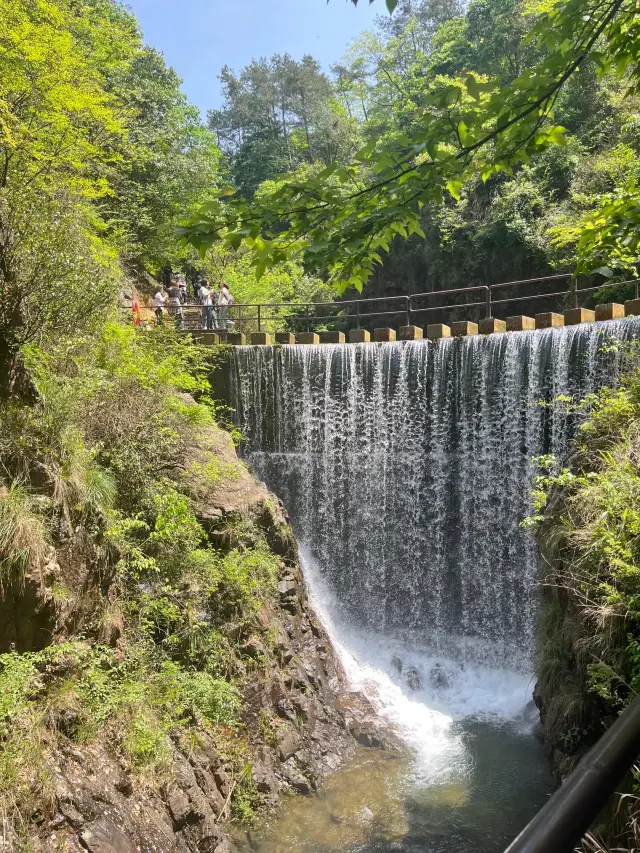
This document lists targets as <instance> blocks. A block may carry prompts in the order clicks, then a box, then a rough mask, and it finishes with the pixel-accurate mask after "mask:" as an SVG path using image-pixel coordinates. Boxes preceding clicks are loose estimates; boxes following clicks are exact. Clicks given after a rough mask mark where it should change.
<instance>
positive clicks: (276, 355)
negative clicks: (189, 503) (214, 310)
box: [230, 320, 640, 673]
mask: <svg viewBox="0 0 640 853" xmlns="http://www.w3.org/2000/svg"><path fill="white" fill-rule="evenodd" d="M639 332H640V321H636V320H620V321H612V322H608V323H598V324H585V325H580V326H571V327H566V328H561V329H547V330H544V331H536V332H515V333H506V334H494V335H489V336H481V335H476V336H473V337H467V338H457V339H443V340H440V341H438V342H437V343H434V342H430V341H413V342H400V343H391V344H357V345H321V346H284V347H237V348H234V349H233V350H232V351H231V353H230V359H231V371H232V375H231V386H232V397H233V399H232V405H233V406H234V408H235V412H236V419H237V425H238V427H239V428H240V430H241V432H242V433H243V435H244V438H245V442H244V448H243V452H244V454H245V457H246V458H247V460H248V461H249V462H250V464H251V465H252V466H253V468H254V470H255V471H256V473H257V474H258V476H260V477H261V478H262V479H264V480H265V481H266V483H267V484H268V486H269V487H270V488H271V489H272V490H274V491H275V492H276V493H277V494H278V495H279V497H281V498H282V500H283V502H284V504H285V506H286V507H287V509H288V511H289V513H290V515H291V518H292V522H293V525H294V529H295V532H296V535H297V537H298V540H299V542H300V543H301V545H302V547H303V548H304V550H305V552H306V553H307V554H308V555H309V557H308V558H309V560H310V561H311V562H312V563H313V565H314V566H316V567H317V571H318V572H319V573H320V575H321V580H322V582H323V583H324V584H326V585H327V586H328V588H330V590H331V594H332V597H333V600H334V602H335V607H336V608H337V611H338V614H337V615H338V617H339V619H341V620H342V621H343V622H345V623H348V624H351V625H355V626H357V627H358V629H360V630H361V631H362V632H365V635H366V634H367V633H374V634H375V635H377V636H380V635H383V636H384V637H386V638H388V639H389V642H392V643H396V642H397V643H399V644H404V647H405V648H411V649H416V650H419V651H420V652H421V653H423V654H425V655H431V656H432V657H433V656H436V657H437V656H442V657H443V658H445V659H446V660H448V661H457V662H459V664H460V665H461V666H464V665H465V664H466V663H467V662H469V663H471V664H473V665H481V666H484V667H494V668H498V667H500V668H505V669H508V670H511V671H515V672H523V673H526V672H530V671H531V665H532V653H533V649H534V641H535V628H536V579H537V574H538V563H537V551H536V544H535V541H534V538H533V537H532V535H531V534H530V533H529V532H527V531H526V530H524V529H523V528H522V527H521V526H520V522H521V521H522V519H523V518H524V517H525V516H526V515H527V514H528V513H529V511H530V486H531V479H532V475H533V465H532V459H533V458H534V457H536V456H540V455H542V454H547V453H551V454H554V455H555V456H557V457H559V458H562V457H563V456H564V455H565V453H566V451H567V447H568V442H569V439H570V438H571V436H572V435H573V434H574V433H575V430H576V427H577V423H578V418H577V415H576V414H575V413H573V414H572V413H571V412H570V411H569V412H568V411H567V406H566V405H565V403H563V402H562V401H558V400H557V398H558V397H559V396H564V397H571V398H574V399H576V400H577V399H581V398H582V397H584V396H585V394H588V393H589V392H592V391H594V390H596V389H597V388H598V387H600V386H601V385H602V384H603V383H605V382H611V381H614V379H615V376H616V375H617V372H618V369H619V360H620V355H619V353H617V352H616V348H615V347H611V346H607V344H609V343H610V342H611V340H612V339H613V340H614V341H620V340H624V339H627V338H630V337H634V336H636V335H637V334H638V333H639ZM542 403H544V405H543V404H542Z"/></svg>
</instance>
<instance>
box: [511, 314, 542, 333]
mask: <svg viewBox="0 0 640 853" xmlns="http://www.w3.org/2000/svg"><path fill="white" fill-rule="evenodd" d="M535 327H536V321H535V320H534V318H533V317H525V315H524V314H515V315H514V316H513V317H507V332H531V331H533V330H534V329H535Z"/></svg>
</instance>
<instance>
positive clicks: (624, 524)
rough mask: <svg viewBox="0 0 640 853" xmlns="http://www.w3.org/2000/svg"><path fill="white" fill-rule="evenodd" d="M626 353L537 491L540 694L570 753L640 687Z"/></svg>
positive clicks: (637, 412)
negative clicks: (570, 447)
mask: <svg viewBox="0 0 640 853" xmlns="http://www.w3.org/2000/svg"><path fill="white" fill-rule="evenodd" d="M618 355H621V356H622V357H623V358H624V360H625V362H626V365H627V370H626V374H625V375H624V378H623V381H622V383H621V384H620V386H619V387H618V388H615V389H604V390H602V391H600V392H599V393H597V394H595V395H592V396H590V397H589V398H588V399H587V400H586V401H585V402H584V403H583V404H582V405H581V407H582V408H583V409H584V408H585V405H586V407H587V411H588V412H589V417H588V418H587V419H586V420H584V422H583V424H582V426H581V428H580V431H579V436H578V439H577V441H576V448H575V453H574V454H573V456H572V464H571V466H570V467H569V468H565V467H562V466H560V465H558V463H557V461H556V460H554V459H553V458H550V457H547V458H545V459H542V460H540V464H541V466H542V473H541V474H540V476H539V477H538V479H537V482H536V491H535V492H534V502H535V507H536V512H537V513H538V515H537V519H536V522H535V524H536V526H538V527H539V538H540V541H541V545H542V550H543V557H544V565H545V566H546V567H547V568H546V571H545V577H544V583H545V594H544V604H543V624H542V638H541V647H540V652H539V662H538V677H539V681H538V688H537V689H538V691H539V694H540V696H541V698H542V701H543V703H544V708H545V714H546V718H545V729H546V730H547V732H548V733H549V736H550V737H551V740H552V744H553V746H554V748H557V749H559V750H560V752H561V753H564V754H568V755H570V756H579V755H581V754H582V753H583V752H584V750H585V749H586V748H587V747H588V746H589V745H590V744H591V743H593V741H594V740H595V739H597V738H598V737H599V736H600V734H601V731H602V725H603V722H605V723H606V722H607V721H610V720H611V719H613V718H615V716H616V715H617V714H618V713H619V712H620V711H621V710H622V708H624V707H625V706H626V705H627V704H628V703H629V702H630V701H631V699H632V698H633V697H634V696H635V695H636V694H637V692H638V689H639V688H640V656H639V655H638V649H639V643H640V595H639V591H640V550H639V545H638V543H639V534H640V511H639V507H640V477H639V475H638V424H639V422H640V408H639V405H640V370H639V369H638V357H637V355H638V349H637V346H635V345H626V347H625V349H624V351H623V352H622V353H619V354H618ZM627 805H630V804H629V803H623V804H622V812H623V813H625V812H626V808H627ZM631 811H632V812H633V811H637V809H636V806H635V805H634V806H633V808H632V809H631ZM636 825H637V823H636V821H635V820H634V819H632V818H628V820H627V823H626V825H625V826H624V828H623V830H622V832H621V835H620V837H619V838H617V839H616V844H620V845H621V847H620V849H626V848H627V846H631V847H634V846H635V844H636V843H637V836H635V833H636V831H637V829H636ZM611 830H612V832H614V833H617V832H618V830H617V829H615V828H613V827H612V828H611ZM634 837H635V841H634V840H633V839H634ZM598 849H600V848H598ZM616 849H618V847H617V846H616Z"/></svg>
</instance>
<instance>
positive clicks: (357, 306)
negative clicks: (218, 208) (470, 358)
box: [182, 273, 640, 331]
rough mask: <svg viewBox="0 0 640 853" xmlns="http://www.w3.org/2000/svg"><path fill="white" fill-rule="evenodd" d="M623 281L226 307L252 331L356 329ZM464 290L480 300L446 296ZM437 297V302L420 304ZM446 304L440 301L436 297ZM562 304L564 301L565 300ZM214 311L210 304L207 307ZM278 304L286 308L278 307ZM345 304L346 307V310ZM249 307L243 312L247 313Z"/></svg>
mask: <svg viewBox="0 0 640 853" xmlns="http://www.w3.org/2000/svg"><path fill="white" fill-rule="evenodd" d="M560 281H568V282H569V286H568V288H567V289H566V290H553V291H551V292H544V293H532V292H531V289H532V286H534V285H542V286H544V285H546V284H549V283H554V282H560ZM625 284H635V295H636V298H640V279H634V280H632V281H626V282H604V283H603V284H599V285H596V286H593V287H578V286H577V280H576V279H575V277H574V276H573V274H572V273H558V274H555V275H550V276H540V277H539V278H528V279H520V280H518V281H505V282H499V283H497V284H489V285H487V284H477V285H471V286H470V287H457V288H451V289H447V290H433V291H429V292H425V293H414V294H411V295H399V296H372V297H368V298H364V299H344V300H340V301H337V302H246V303H235V304H234V305H232V306H229V310H228V318H229V319H231V320H234V321H237V322H240V323H257V327H258V331H261V330H262V328H263V326H264V325H265V323H269V322H271V323H274V324H277V323H285V322H289V323H290V324H294V328H295V326H297V327H298V328H299V327H306V330H307V331H311V328H312V325H313V324H314V323H317V322H326V321H327V320H329V319H333V320H338V321H343V322H344V323H347V324H351V323H355V326H356V328H358V329H359V328H360V325H361V323H362V322H363V321H366V320H373V319H375V318H378V317H387V318H389V320H391V318H394V317H395V318H397V317H398V316H399V315H401V316H402V317H403V321H404V324H405V325H407V326H410V325H411V324H412V322H413V320H414V318H418V317H420V316H421V315H425V314H427V315H428V314H429V313H431V312H433V311H446V310H457V311H460V310H461V309H465V308H474V309H479V308H482V307H484V315H485V317H487V318H490V317H491V316H492V312H493V309H494V308H495V307H496V306H500V305H504V306H506V305H510V304H511V303H517V302H524V301H529V300H539V299H549V300H552V299H558V298H562V299H563V300H571V302H572V307H574V308H577V307H578V304H579V300H580V297H581V296H585V295H587V294H590V293H593V292H594V291H596V290H601V289H604V288H611V287H620V286H622V285H625ZM504 288H516V289H518V288H524V289H525V292H523V293H521V294H520V293H519V294H518V295H516V296H508V295H505V296H504V297H503V296H501V291H502V290H503V289H504ZM470 294H478V295H480V294H482V296H483V301H482V302H480V301H476V300H474V301H472V302H455V301H451V302H449V301H448V300H449V299H450V298H451V297H454V298H455V297H457V296H458V295H460V296H463V297H465V298H466V297H467V296H469V295H470ZM434 299H437V300H438V303H439V304H437V305H433V304H426V305H425V304H424V303H425V302H427V303H429V302H430V301H432V300H434ZM443 301H444V302H445V303H448V304H442V302H443ZM565 304H567V303H566V302H565ZM201 308H202V306H201V305H200V304H199V303H195V302H188V303H183V305H182V311H183V314H185V315H186V316H187V317H193V316H194V315H195V314H197V313H199V312H200V310H201ZM213 308H214V310H215V306H213ZM282 309H286V311H283V310H282ZM350 309H351V310H350ZM247 312H249V313H247Z"/></svg>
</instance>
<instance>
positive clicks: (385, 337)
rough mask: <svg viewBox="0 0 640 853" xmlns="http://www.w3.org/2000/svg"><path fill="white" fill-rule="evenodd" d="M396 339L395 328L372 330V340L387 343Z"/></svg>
mask: <svg viewBox="0 0 640 853" xmlns="http://www.w3.org/2000/svg"><path fill="white" fill-rule="evenodd" d="M395 339H396V330H395V329H386V328H385V329H374V330H373V340H374V341H378V343H385V344H386V343H389V342H390V341H395Z"/></svg>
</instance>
